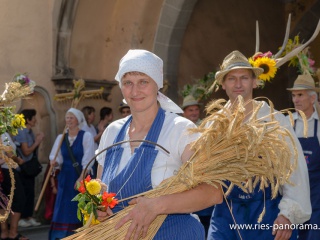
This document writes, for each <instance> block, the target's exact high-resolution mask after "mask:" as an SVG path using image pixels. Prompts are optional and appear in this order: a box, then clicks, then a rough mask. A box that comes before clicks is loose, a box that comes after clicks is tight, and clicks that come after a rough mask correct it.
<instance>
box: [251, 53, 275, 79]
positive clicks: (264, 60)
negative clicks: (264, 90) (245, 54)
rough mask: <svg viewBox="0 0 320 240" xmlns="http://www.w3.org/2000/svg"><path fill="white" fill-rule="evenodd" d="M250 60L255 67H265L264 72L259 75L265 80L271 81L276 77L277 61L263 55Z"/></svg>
mask: <svg viewBox="0 0 320 240" xmlns="http://www.w3.org/2000/svg"><path fill="white" fill-rule="evenodd" d="M249 62H250V63H251V65H252V66H253V67H258V68H262V69H263V73H262V74H261V75H260V76H259V79H261V80H263V81H270V79H272V78H274V76H275V75H276V72H277V68H276V61H275V60H274V59H272V58H268V57H261V58H257V59H256V60H255V61H253V59H252V58H250V59H249Z"/></svg>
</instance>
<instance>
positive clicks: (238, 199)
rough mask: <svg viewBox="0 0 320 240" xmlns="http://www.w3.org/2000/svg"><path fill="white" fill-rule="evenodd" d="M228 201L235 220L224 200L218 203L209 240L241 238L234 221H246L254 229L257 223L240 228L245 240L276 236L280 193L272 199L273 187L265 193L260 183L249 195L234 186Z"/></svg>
mask: <svg viewBox="0 0 320 240" xmlns="http://www.w3.org/2000/svg"><path fill="white" fill-rule="evenodd" d="M224 191H226V189H224ZM227 200H228V203H229V206H230V208H231V209H232V214H233V216H234V218H235V222H234V221H233V218H232V215H231V213H230V210H229V208H228V205H227V203H226V201H225V200H224V201H223V202H222V203H221V204H217V205H215V208H214V210H213V213H212V218H211V225H210V228H209V232H208V238H207V239H208V240H213V239H214V240H218V239H219V240H220V239H221V240H226V239H228V240H236V239H237V240H240V239H241V238H240V236H239V233H238V231H237V230H235V229H231V227H230V226H232V225H233V224H246V226H249V227H252V228H254V227H255V226H256V228H255V230H252V229H251V230H248V229H239V232H240V234H241V237H242V239H243V240H251V239H260V240H269V239H274V236H273V235H272V225H273V223H274V221H275V219H276V218H277V216H278V213H279V208H278V205H279V202H280V200H281V196H280V195H279V194H278V196H277V197H276V198H274V199H273V200H271V187H268V188H266V189H265V196H264V192H263V191H261V190H259V184H258V186H256V188H255V189H254V191H253V192H252V193H249V194H247V193H244V192H243V191H242V190H241V189H240V188H238V187H236V186H235V187H234V188H233V190H232V191H231V193H230V195H229V196H228V197H227ZM264 204H265V207H266V213H265V215H264V217H263V218H262V221H261V223H260V224H259V223H258V218H259V215H260V213H261V212H262V211H263V206H264ZM255 224H256V225H255ZM250 225H251V226H250ZM261 226H263V227H261ZM259 228H260V229H259ZM262 228H263V229H262ZM290 239H296V231H293V232H292V236H291V238H290Z"/></svg>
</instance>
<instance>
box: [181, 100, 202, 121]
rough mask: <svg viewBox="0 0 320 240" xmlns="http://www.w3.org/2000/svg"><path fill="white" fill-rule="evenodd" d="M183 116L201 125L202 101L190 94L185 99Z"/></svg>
mask: <svg viewBox="0 0 320 240" xmlns="http://www.w3.org/2000/svg"><path fill="white" fill-rule="evenodd" d="M181 108H182V109H183V114H182V115H183V116H184V117H185V118H187V119H189V120H191V121H192V122H194V124H196V125H197V126H199V125H200V123H201V120H200V103H199V102H198V101H197V100H195V99H194V97H193V96H192V95H188V96H186V97H185V98H184V99H183V103H182V107H181Z"/></svg>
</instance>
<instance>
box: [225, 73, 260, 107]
mask: <svg viewBox="0 0 320 240" xmlns="http://www.w3.org/2000/svg"><path fill="white" fill-rule="evenodd" d="M256 87H257V83H256V78H255V77H254V75H253V72H252V70H249V69H243V68H240V69H234V70H231V71H230V72H229V73H228V74H227V75H226V76H225V77H224V80H223V82H222V88H223V89H224V90H225V91H226V94H227V95H228V97H229V99H230V101H231V102H234V101H235V100H236V99H237V97H238V96H239V95H241V96H242V97H243V99H244V101H245V102H246V101H248V100H250V99H252V90H253V89H254V88H256Z"/></svg>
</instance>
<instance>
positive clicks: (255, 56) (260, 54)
mask: <svg viewBox="0 0 320 240" xmlns="http://www.w3.org/2000/svg"><path fill="white" fill-rule="evenodd" d="M262 57H267V58H271V57H272V53H271V52H270V51H268V52H266V53H262V52H257V53H256V54H255V55H253V57H252V58H253V61H255V60H257V59H258V58H262Z"/></svg>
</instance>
